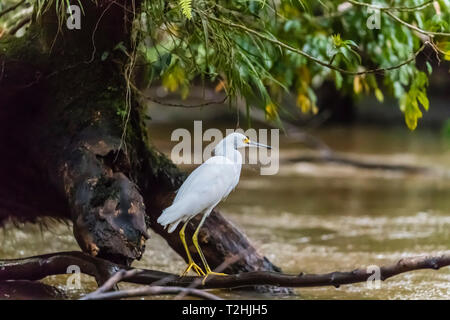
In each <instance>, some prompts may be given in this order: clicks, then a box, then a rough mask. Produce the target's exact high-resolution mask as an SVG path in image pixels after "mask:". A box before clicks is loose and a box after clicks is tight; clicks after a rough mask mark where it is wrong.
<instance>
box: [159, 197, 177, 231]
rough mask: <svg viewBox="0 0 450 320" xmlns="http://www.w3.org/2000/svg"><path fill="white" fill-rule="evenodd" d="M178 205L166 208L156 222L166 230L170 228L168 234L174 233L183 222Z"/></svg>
mask: <svg viewBox="0 0 450 320" xmlns="http://www.w3.org/2000/svg"><path fill="white" fill-rule="evenodd" d="M177 207H178V206H177V205H175V204H174V205H172V206H170V207H168V208H166V209H165V210H164V211H163V212H162V214H161V216H159V218H158V220H156V221H157V222H158V223H159V224H160V225H162V226H163V227H164V228H168V230H167V232H169V233H171V232H173V231H174V230H175V229H176V228H177V226H178V224H179V223H180V222H181V221H182V219H183V215H180V210H178V208H177Z"/></svg>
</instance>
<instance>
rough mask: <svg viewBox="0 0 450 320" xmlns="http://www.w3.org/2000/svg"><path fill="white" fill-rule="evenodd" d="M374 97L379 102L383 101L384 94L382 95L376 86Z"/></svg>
mask: <svg viewBox="0 0 450 320" xmlns="http://www.w3.org/2000/svg"><path fill="white" fill-rule="evenodd" d="M375 97H376V98H377V100H378V101H379V102H383V101H384V95H383V92H381V90H380V89H378V88H376V89H375Z"/></svg>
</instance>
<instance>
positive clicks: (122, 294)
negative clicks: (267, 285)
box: [80, 286, 222, 300]
mask: <svg viewBox="0 0 450 320" xmlns="http://www.w3.org/2000/svg"><path fill="white" fill-rule="evenodd" d="M180 293H182V294H184V295H186V296H191V297H197V298H202V299H206V300H222V299H221V298H219V297H218V296H216V295H214V294H211V293H209V292H206V291H203V290H199V289H192V288H183V287H162V286H145V287H140V288H134V289H128V290H121V291H113V292H105V293H97V292H96V291H94V292H93V293H90V294H88V295H87V296H85V297H83V298H81V299H80V300H111V299H122V298H133V297H143V296H155V295H167V294H176V295H178V294H180Z"/></svg>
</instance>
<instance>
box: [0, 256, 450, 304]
mask: <svg viewBox="0 0 450 320" xmlns="http://www.w3.org/2000/svg"><path fill="white" fill-rule="evenodd" d="M73 264H77V265H79V266H80V269H81V272H83V273H87V274H90V275H93V276H95V277H96V278H97V277H99V275H103V277H102V279H103V281H102V282H103V283H104V286H102V287H100V288H99V290H97V291H96V292H95V294H91V295H88V296H86V297H85V298H86V299H91V298H93V297H94V298H95V297H97V298H98V297H100V298H102V299H110V298H111V299H112V298H114V299H118V298H123V297H134V296H142V295H154V294H172V293H180V292H183V290H180V287H181V288H187V289H189V290H190V291H188V292H186V293H187V294H188V295H196V296H199V295H198V294H197V293H198V292H197V290H195V289H193V288H189V287H190V286H191V285H192V283H193V282H194V281H197V282H198V281H199V280H201V278H200V277H195V276H186V277H180V276H178V275H175V274H171V273H166V272H161V271H155V270H145V269H133V268H129V267H125V266H120V265H117V264H114V263H112V262H108V261H106V260H102V259H98V258H94V257H91V256H89V255H86V254H83V253H81V252H62V253H55V254H48V255H42V256H36V257H31V258H24V259H16V260H4V261H0V280H10V279H15V280H17V279H27V280H38V279H42V278H44V277H45V276H48V275H52V274H61V273H66V269H67V266H69V265H73ZM445 266H450V252H445V253H442V254H441V255H438V256H419V257H411V258H403V259H401V260H399V261H398V262H396V263H394V264H391V265H387V266H380V267H379V279H380V280H386V279H388V278H391V277H393V276H396V275H399V274H401V273H405V272H410V271H414V270H420V269H433V270H438V269H440V268H442V267H445ZM97 269H99V270H97ZM119 270H120V271H119ZM105 271H106V272H105ZM117 271H119V272H117ZM113 272H114V273H113ZM105 274H109V278H110V279H109V280H107V281H105V278H104V275H105ZM373 275H374V269H373V268H360V269H355V270H353V271H347V272H340V271H335V272H331V273H325V274H303V273H301V274H300V275H288V274H280V273H276V272H266V271H254V272H245V273H239V274H234V275H228V276H210V277H208V279H207V280H206V281H205V283H204V284H199V286H198V289H224V288H241V287H253V286H258V285H271V286H281V287H291V288H300V287H318V286H335V287H338V286H340V285H344V284H351V283H359V282H365V281H367V280H368V279H369V278H370V277H371V279H372V278H373ZM120 281H125V282H130V283H135V284H145V285H151V284H155V282H157V286H153V287H150V288H149V287H145V288H140V289H133V290H128V291H126V292H122V293H120V291H119V292H115V293H111V292H109V290H112V289H113V288H114V287H115V285H116V284H117V283H118V282H120ZM98 282H99V281H98ZM99 283H101V282H99ZM162 287H171V288H168V289H167V290H163V289H161V288H162ZM174 287H176V288H174ZM151 288H152V289H151ZM108 292H109V293H108ZM201 297H202V298H205V299H209V298H213V296H209V297H206V296H204V295H202V296H201Z"/></svg>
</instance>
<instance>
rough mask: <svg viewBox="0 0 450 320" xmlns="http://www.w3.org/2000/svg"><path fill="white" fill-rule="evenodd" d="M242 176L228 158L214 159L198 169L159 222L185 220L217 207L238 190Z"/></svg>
mask: <svg viewBox="0 0 450 320" xmlns="http://www.w3.org/2000/svg"><path fill="white" fill-rule="evenodd" d="M238 175H239V172H237V171H236V167H235V165H234V163H233V162H231V161H230V160H229V159H227V158H225V157H221V156H218V157H212V158H210V159H208V160H207V161H206V162H205V163H203V164H202V165H201V166H199V167H198V168H196V169H195V170H194V171H193V172H192V173H191V174H190V175H189V177H188V178H187V179H186V180H185V181H184V183H183V185H182V186H181V187H180V189H179V190H178V192H177V195H176V197H175V199H174V201H173V204H172V205H171V206H170V207H168V208H167V209H165V210H164V211H163V213H162V214H161V216H160V217H159V218H158V223H160V224H162V225H168V224H172V223H174V222H176V221H181V220H185V219H186V218H188V217H190V216H194V215H196V214H198V213H200V212H203V211H204V210H206V209H208V208H211V207H213V206H215V205H217V204H218V203H219V202H220V201H221V200H222V199H223V198H224V197H226V196H227V195H228V194H229V193H230V192H231V191H232V190H233V188H234V187H235V186H236V183H237V181H238V178H239V177H238Z"/></svg>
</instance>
